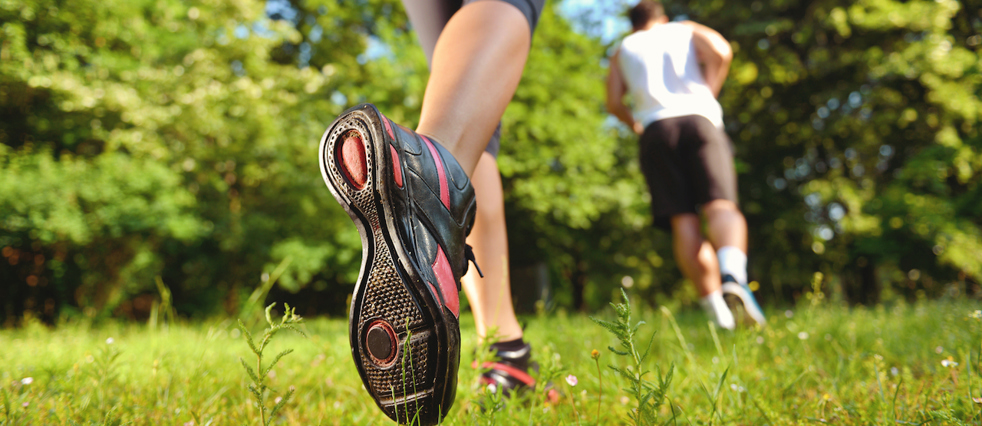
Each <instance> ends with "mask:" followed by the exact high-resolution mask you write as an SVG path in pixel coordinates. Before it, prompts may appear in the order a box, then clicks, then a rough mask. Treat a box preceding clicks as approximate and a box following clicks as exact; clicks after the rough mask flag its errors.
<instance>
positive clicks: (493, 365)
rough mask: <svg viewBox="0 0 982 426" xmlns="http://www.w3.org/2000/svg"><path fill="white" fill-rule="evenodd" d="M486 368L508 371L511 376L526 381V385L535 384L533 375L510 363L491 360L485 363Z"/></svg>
mask: <svg viewBox="0 0 982 426" xmlns="http://www.w3.org/2000/svg"><path fill="white" fill-rule="evenodd" d="M484 368H489V369H495V370H501V371H504V372H505V373H508V374H509V375H510V376H512V377H514V378H516V379H518V381H520V382H522V383H525V384H526V385H529V386H535V379H533V378H532V376H529V375H528V373H526V372H524V371H522V370H519V369H517V368H515V367H512V366H510V365H508V364H502V363H500V362H490V361H489V362H485V363H484Z"/></svg>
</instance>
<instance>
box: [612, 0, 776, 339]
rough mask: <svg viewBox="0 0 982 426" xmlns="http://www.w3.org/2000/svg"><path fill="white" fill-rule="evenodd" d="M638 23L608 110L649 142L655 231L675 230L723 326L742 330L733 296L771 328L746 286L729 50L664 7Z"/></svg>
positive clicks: (634, 18) (646, 12) (616, 71)
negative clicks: (721, 98) (727, 126)
mask: <svg viewBox="0 0 982 426" xmlns="http://www.w3.org/2000/svg"><path fill="white" fill-rule="evenodd" d="M629 16H630V19H631V26H632V28H633V31H632V32H631V34H630V35H628V36H627V37H625V38H624V40H623V41H622V42H621V45H620V47H619V48H618V49H617V51H616V52H615V53H614V55H613V56H612V57H611V59H610V75H609V77H608V79H607V109H608V110H610V112H611V113H612V114H614V115H615V116H616V117H617V118H618V119H619V120H621V121H622V122H624V123H625V124H627V125H628V127H630V128H631V129H633V130H634V132H635V133H637V134H638V135H639V136H640V148H641V149H640V151H641V171H642V172H643V173H644V175H645V179H646V180H647V182H648V189H649V190H650V192H651V210H652V213H653V215H654V223H655V226H658V227H662V228H670V229H671V231H672V237H673V244H672V245H673V251H674V253H675V260H676V262H677V263H678V265H679V268H680V269H681V270H682V273H683V274H684V275H685V277H686V278H688V279H689V280H691V281H692V282H693V283H694V284H695V286H696V289H697V290H698V291H699V295H700V298H701V299H700V304H701V305H702V306H703V308H704V309H705V310H706V312H707V313H708V314H709V315H710V317H711V318H712V319H713V321H715V322H716V324H717V325H718V326H720V327H723V328H726V329H733V328H734V327H735V321H734V317H733V314H732V312H731V310H730V309H729V307H728V306H727V300H725V299H724V296H726V299H729V300H730V301H731V302H732V303H733V304H738V305H740V306H741V309H742V311H743V312H745V313H746V315H747V317H748V319H750V320H751V321H753V322H756V323H758V324H761V325H763V324H764V322H765V319H764V316H763V314H762V313H761V311H760V307H759V306H758V304H757V301H756V300H755V299H754V296H753V292H751V291H750V289H749V288H748V287H747V254H746V253H747V222H746V220H745V219H744V217H743V214H742V213H741V212H740V209H739V208H738V207H737V186H736V172H735V170H734V165H733V151H732V148H731V142H730V140H729V138H728V137H727V136H726V133H725V132H724V131H723V129H722V127H723V110H722V107H721V106H720V104H719V102H717V101H716V97H717V96H718V95H719V91H720V88H722V87H723V81H724V80H726V75H727V73H728V71H729V66H730V61H731V59H732V56H733V54H732V51H731V49H730V45H729V43H728V42H727V41H726V39H724V38H723V36H721V35H720V34H719V33H718V32H716V31H714V30H713V29H711V28H709V27H706V26H703V25H700V24H697V23H695V22H691V21H685V22H669V19H668V16H667V15H666V14H665V8H664V7H663V6H662V4H661V3H660V2H658V1H653V0H642V1H641V2H640V3H638V4H637V6H635V7H633V8H631V10H630V12H629ZM625 95H630V96H631V99H632V101H633V107H634V108H633V109H634V111H633V114H632V111H631V109H630V108H628V107H627V105H625V103H624V96H625ZM700 213H701V214H702V215H704V216H705V219H706V235H705V238H704V236H703V232H702V221H701V220H700ZM714 248H715V251H714Z"/></svg>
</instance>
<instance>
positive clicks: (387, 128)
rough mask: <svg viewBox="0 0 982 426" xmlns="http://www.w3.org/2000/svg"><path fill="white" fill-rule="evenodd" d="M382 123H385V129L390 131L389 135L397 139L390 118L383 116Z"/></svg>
mask: <svg viewBox="0 0 982 426" xmlns="http://www.w3.org/2000/svg"><path fill="white" fill-rule="evenodd" d="M382 124H385V131H386V132H389V137H390V138H392V139H395V138H396V135H395V133H392V125H390V124H389V119H388V118H385V117H382Z"/></svg>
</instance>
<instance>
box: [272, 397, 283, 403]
mask: <svg viewBox="0 0 982 426" xmlns="http://www.w3.org/2000/svg"><path fill="white" fill-rule="evenodd" d="M282 400H283V397H282V396H278V397H276V399H274V400H273V403H274V404H279V403H280V401H282Z"/></svg>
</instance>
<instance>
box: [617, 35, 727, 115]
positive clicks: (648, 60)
mask: <svg viewBox="0 0 982 426" xmlns="http://www.w3.org/2000/svg"><path fill="white" fill-rule="evenodd" d="M692 38H693V30H692V27H690V26H689V25H686V24H681V23H666V24H659V25H655V26H653V27H652V28H650V29H647V30H644V31H637V32H635V33H633V34H631V35H629V36H627V37H626V38H624V41H623V42H622V43H621V47H620V51H619V52H618V55H617V56H618V58H617V60H618V61H619V65H620V67H621V71H622V73H623V75H624V80H625V82H626V83H627V87H628V89H629V90H630V94H631V96H632V97H633V99H634V115H635V117H636V118H637V119H638V120H639V121H641V122H642V123H644V124H645V125H647V124H648V123H651V122H654V121H658V120H661V119H665V118H671V117H679V116H684V115H701V116H704V117H706V118H707V119H709V121H711V122H713V124H715V125H716V126H721V125H722V122H723V113H722V109H721V108H720V105H719V103H718V102H717V101H716V97H715V96H714V95H713V92H712V89H711V88H710V87H709V85H708V84H707V83H706V80H705V78H704V77H703V75H702V71H701V70H700V68H699V61H698V58H697V55H696V50H695V48H694V46H693V43H692Z"/></svg>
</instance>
